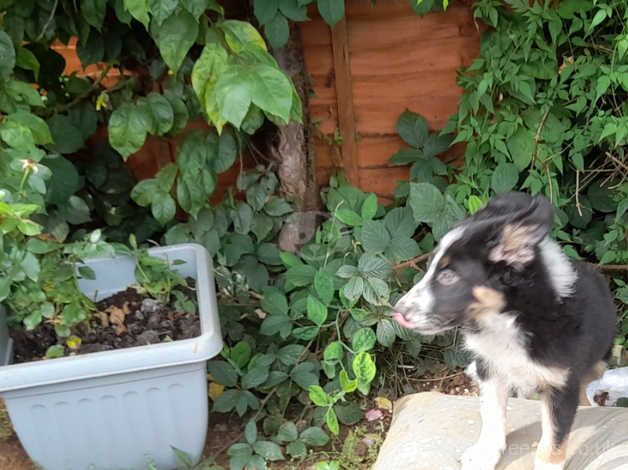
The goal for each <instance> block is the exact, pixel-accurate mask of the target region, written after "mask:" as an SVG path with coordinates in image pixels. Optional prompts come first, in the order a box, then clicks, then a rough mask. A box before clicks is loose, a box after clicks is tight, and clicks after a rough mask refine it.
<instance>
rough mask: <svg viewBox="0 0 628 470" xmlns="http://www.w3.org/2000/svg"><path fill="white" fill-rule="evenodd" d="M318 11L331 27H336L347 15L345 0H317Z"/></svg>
mask: <svg viewBox="0 0 628 470" xmlns="http://www.w3.org/2000/svg"><path fill="white" fill-rule="evenodd" d="M316 4H317V5H318V11H319V13H320V14H321V16H322V17H323V19H324V20H325V23H327V24H328V25H329V26H330V27H332V28H333V27H334V26H335V25H336V23H338V21H340V20H341V19H342V17H343V16H345V2H344V0H317V1H316Z"/></svg>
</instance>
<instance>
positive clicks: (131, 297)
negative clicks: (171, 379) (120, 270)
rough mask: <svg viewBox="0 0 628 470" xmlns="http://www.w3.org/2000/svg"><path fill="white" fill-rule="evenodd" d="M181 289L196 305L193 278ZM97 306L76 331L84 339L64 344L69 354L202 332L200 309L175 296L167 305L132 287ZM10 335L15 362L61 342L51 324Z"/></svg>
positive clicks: (39, 354)
mask: <svg viewBox="0 0 628 470" xmlns="http://www.w3.org/2000/svg"><path fill="white" fill-rule="evenodd" d="M179 290H180V291H181V292H182V293H183V294H184V295H185V296H186V297H187V298H188V299H191V300H194V303H195V304H196V295H195V290H194V281H193V280H192V279H188V286H187V287H186V288H183V289H179ZM95 305H96V312H94V313H93V315H92V317H91V319H90V324H89V325H85V326H82V327H81V328H79V329H78V331H76V335H77V336H78V337H79V338H80V339H81V342H80V346H78V347H77V348H75V349H71V348H70V347H68V346H67V345H66V344H63V345H64V346H65V352H66V356H68V355H76V354H88V353H92V352H100V351H109V350H112V349H123V348H132V347H135V346H145V345H148V344H157V343H162V342H167V341H174V340H179V339H187V338H194V337H195V336H199V335H200V334H201V325H200V319H199V316H198V312H194V313H190V312H185V311H183V310H182V309H181V308H178V306H177V304H176V302H175V301H174V296H173V299H172V301H171V302H170V303H169V304H168V305H164V304H162V303H161V302H159V301H158V300H155V299H153V298H151V297H150V296H148V295H146V294H143V293H139V292H138V291H137V290H135V289H134V288H133V287H129V288H128V289H127V290H125V291H123V292H118V293H117V294H114V295H112V296H111V297H108V298H106V299H103V300H101V301H99V302H97V303H96V304H95ZM11 337H12V338H13V343H14V344H13V352H14V357H13V362H14V363H19V362H30V361H36V360H39V359H43V358H44V356H45V354H46V350H47V349H48V348H49V347H50V346H53V345H55V344H62V343H61V342H60V341H59V339H58V338H57V335H56V333H55V330H54V326H53V325H51V324H49V323H44V324H42V325H41V326H39V327H38V328H36V329H34V330H32V331H25V330H14V331H12V332H11Z"/></svg>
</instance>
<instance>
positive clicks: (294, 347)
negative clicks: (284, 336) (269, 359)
mask: <svg viewBox="0 0 628 470" xmlns="http://www.w3.org/2000/svg"><path fill="white" fill-rule="evenodd" d="M304 351H305V347H304V346H301V345H300V344H288V345H286V346H284V347H282V348H281V349H279V351H277V359H279V360H280V361H281V362H282V363H283V364H285V365H287V366H293V365H295V364H296V363H297V362H298V361H299V358H300V357H301V355H302V354H303V352H304Z"/></svg>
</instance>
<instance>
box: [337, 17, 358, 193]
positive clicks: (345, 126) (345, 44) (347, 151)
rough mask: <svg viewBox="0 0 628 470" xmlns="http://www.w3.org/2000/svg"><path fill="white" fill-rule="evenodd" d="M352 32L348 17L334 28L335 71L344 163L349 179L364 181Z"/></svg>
mask: <svg viewBox="0 0 628 470" xmlns="http://www.w3.org/2000/svg"><path fill="white" fill-rule="evenodd" d="M348 36H349V35H348V34H347V21H346V19H345V17H344V16H343V18H342V19H341V20H340V21H339V22H338V23H336V26H334V28H333V29H332V31H331V46H332V51H333V55H334V75H335V77H334V78H335V80H334V82H335V85H336V97H337V108H338V127H339V130H340V135H341V137H342V163H343V167H344V171H345V175H346V177H347V180H348V181H349V183H351V184H352V185H354V186H359V185H360V171H359V167H358V152H357V145H356V141H355V137H356V135H355V114H354V110H353V90H352V87H351V62H350V60H351V59H350V58H349V37H348Z"/></svg>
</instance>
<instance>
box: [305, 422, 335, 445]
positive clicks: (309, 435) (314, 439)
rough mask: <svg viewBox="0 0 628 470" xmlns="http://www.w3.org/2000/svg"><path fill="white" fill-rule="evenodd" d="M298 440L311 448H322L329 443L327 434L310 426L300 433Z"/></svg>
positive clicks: (316, 427)
mask: <svg viewBox="0 0 628 470" xmlns="http://www.w3.org/2000/svg"><path fill="white" fill-rule="evenodd" d="M299 439H301V440H302V441H303V442H305V444H307V445H308V446H311V447H322V446H324V445H326V444H327V443H328V442H329V436H328V435H327V433H326V432H325V431H323V430H322V429H321V428H319V427H318V426H312V427H309V428H307V429H304V430H303V431H301V435H300V436H299Z"/></svg>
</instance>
